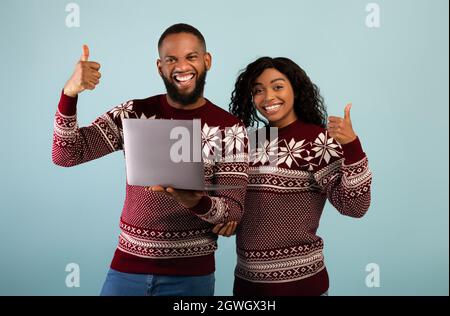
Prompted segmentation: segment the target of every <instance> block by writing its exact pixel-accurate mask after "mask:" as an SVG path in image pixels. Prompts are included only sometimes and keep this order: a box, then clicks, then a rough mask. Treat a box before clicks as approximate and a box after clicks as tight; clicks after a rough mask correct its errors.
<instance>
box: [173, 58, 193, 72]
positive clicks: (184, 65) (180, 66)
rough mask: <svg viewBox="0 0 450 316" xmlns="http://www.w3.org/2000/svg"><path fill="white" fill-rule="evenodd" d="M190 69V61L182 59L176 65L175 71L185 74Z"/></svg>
mask: <svg viewBox="0 0 450 316" xmlns="http://www.w3.org/2000/svg"><path fill="white" fill-rule="evenodd" d="M190 69H191V66H190V64H189V63H188V61H187V60H186V59H184V58H181V59H178V61H177V63H176V64H175V69H174V70H175V71H178V72H184V71H187V70H190Z"/></svg>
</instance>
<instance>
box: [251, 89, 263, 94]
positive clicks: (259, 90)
mask: <svg viewBox="0 0 450 316" xmlns="http://www.w3.org/2000/svg"><path fill="white" fill-rule="evenodd" d="M262 92H263V91H262V89H255V90H253V94H260V93H262Z"/></svg>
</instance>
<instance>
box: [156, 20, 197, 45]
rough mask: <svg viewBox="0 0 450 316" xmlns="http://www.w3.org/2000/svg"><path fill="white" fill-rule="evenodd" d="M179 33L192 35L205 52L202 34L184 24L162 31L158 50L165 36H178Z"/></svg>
mask: <svg viewBox="0 0 450 316" xmlns="http://www.w3.org/2000/svg"><path fill="white" fill-rule="evenodd" d="M179 33H189V34H192V35H194V36H195V37H197V38H198V40H199V41H200V43H201V44H202V46H203V48H204V49H205V51H206V42H205V38H204V37H203V35H202V33H200V31H199V30H197V29H196V28H195V27H193V26H192V25H189V24H185V23H178V24H174V25H172V26H170V27H168V28H167V29H166V30H165V31H164V33H162V34H161V37H160V38H159V41H158V49H160V48H161V45H162V43H163V41H164V39H165V38H166V37H167V36H169V35H171V34H179Z"/></svg>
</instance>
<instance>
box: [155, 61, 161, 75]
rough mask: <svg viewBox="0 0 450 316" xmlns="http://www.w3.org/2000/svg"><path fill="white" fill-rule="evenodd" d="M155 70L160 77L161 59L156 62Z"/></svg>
mask: <svg viewBox="0 0 450 316" xmlns="http://www.w3.org/2000/svg"><path fill="white" fill-rule="evenodd" d="M156 68H158V73H159V75H160V76H162V70H161V59H159V58H158V59H157V60H156Z"/></svg>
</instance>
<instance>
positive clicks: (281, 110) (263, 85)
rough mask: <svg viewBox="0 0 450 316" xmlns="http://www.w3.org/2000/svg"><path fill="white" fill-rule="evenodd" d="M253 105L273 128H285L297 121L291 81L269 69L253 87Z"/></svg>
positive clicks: (273, 69) (276, 71)
mask: <svg viewBox="0 0 450 316" xmlns="http://www.w3.org/2000/svg"><path fill="white" fill-rule="evenodd" d="M252 96H253V104H254V105H255V107H256V109H257V110H258V111H259V112H260V113H261V114H262V115H263V116H264V117H265V118H266V119H267V120H268V121H269V124H270V125H271V126H275V127H278V128H282V127H285V126H287V125H289V124H290V123H292V122H294V121H296V120H297V115H296V114H295V111H294V90H293V89H292V85H291V83H290V82H289V79H288V78H287V77H286V76H285V75H284V74H282V73H281V72H279V71H278V70H276V69H275V68H268V69H266V70H264V71H263V72H262V73H261V75H260V76H259V77H258V78H256V80H255V82H254V83H253V87H252Z"/></svg>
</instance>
